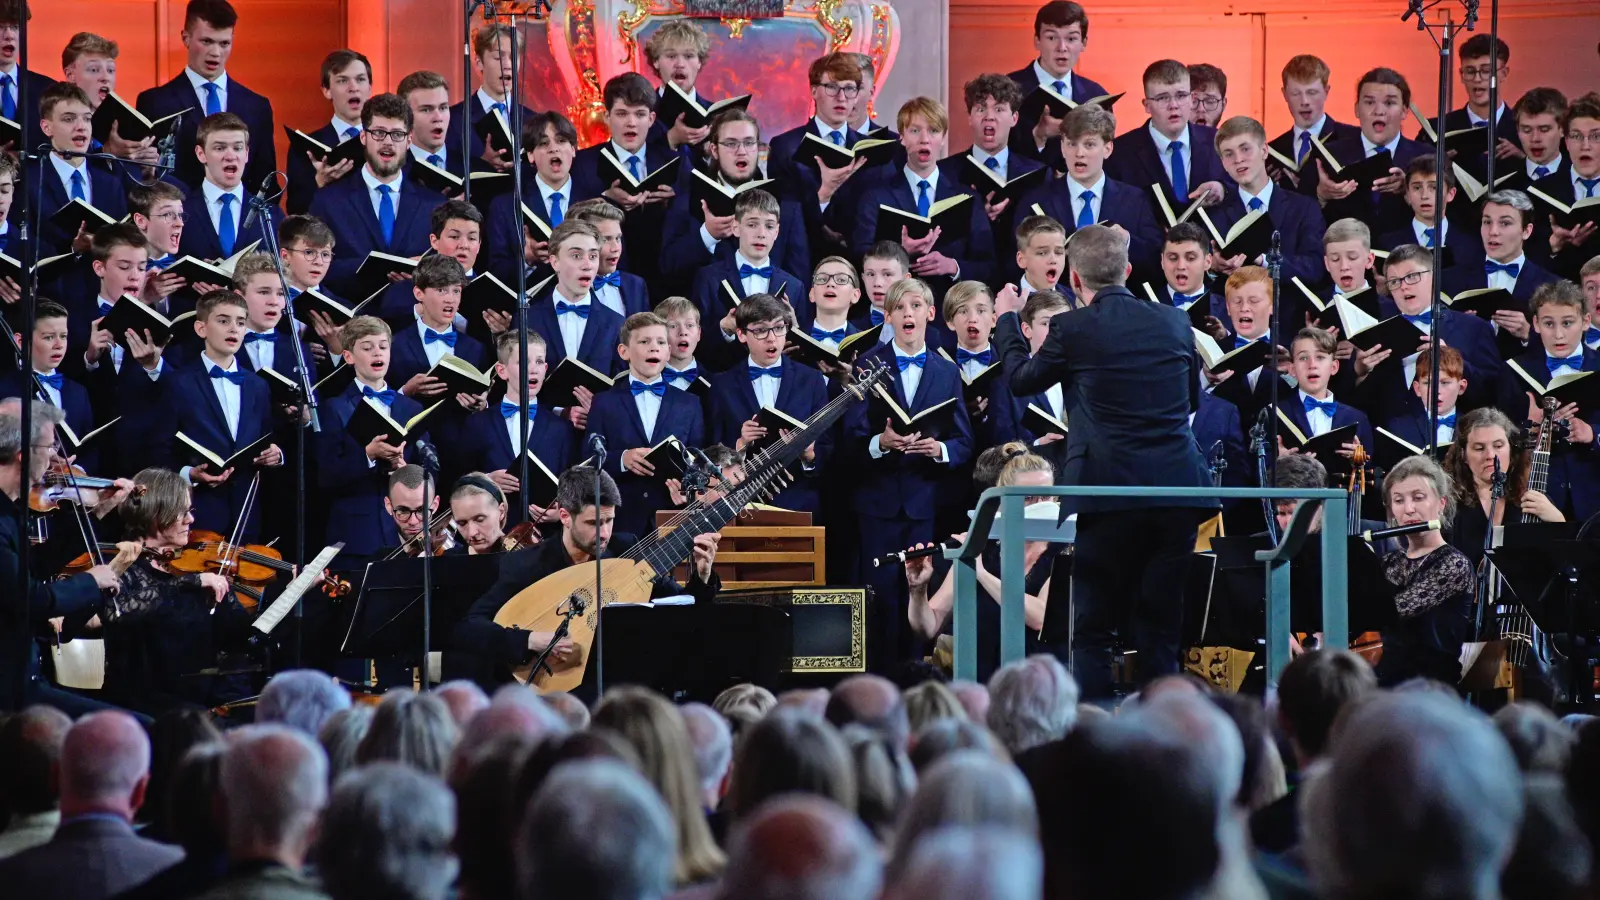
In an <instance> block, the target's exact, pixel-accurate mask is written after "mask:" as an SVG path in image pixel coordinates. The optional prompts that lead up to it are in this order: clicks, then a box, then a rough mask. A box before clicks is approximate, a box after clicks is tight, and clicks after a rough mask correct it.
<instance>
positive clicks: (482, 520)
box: [445, 472, 538, 556]
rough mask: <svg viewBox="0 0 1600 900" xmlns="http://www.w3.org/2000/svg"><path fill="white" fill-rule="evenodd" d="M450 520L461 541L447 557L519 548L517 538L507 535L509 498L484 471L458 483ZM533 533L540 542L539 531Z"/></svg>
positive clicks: (451, 495) (451, 506)
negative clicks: (507, 505)
mask: <svg viewBox="0 0 1600 900" xmlns="http://www.w3.org/2000/svg"><path fill="white" fill-rule="evenodd" d="M450 519H451V521H452V522H454V523H455V531H456V534H457V535H459V536H460V538H461V540H460V542H459V543H455V544H453V545H452V546H451V547H450V549H449V550H447V551H445V555H446V556H478V555H481V554H484V553H502V552H505V551H507V550H515V549H516V548H517V547H518V546H519V544H518V539H517V538H513V537H510V536H509V535H507V534H506V498H505V495H504V494H502V493H500V488H499V487H497V486H496V485H495V483H494V482H493V481H490V480H489V476H487V475H485V474H483V473H482V472H470V473H468V474H466V475H463V476H461V478H459V479H458V480H457V481H456V486H455V489H454V490H452V491H451V492H450ZM524 530H525V531H532V529H524ZM532 533H533V535H534V537H535V541H536V540H537V536H538V532H537V531H533V532H532Z"/></svg>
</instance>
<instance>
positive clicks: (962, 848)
mask: <svg viewBox="0 0 1600 900" xmlns="http://www.w3.org/2000/svg"><path fill="white" fill-rule="evenodd" d="M1043 880H1044V857H1043V855H1042V854H1041V853H1040V852H1039V844H1038V842H1037V841H1036V840H1034V837H1033V833H1032V832H1031V831H1018V830H1015V829H1010V828H996V827H994V826H988V825H986V826H979V827H953V828H941V829H939V830H938V831H933V832H929V833H927V834H926V835H924V836H923V837H922V839H921V840H919V841H917V844H916V846H915V847H913V848H911V856H910V858H909V859H908V860H907V861H906V863H905V864H904V866H903V867H902V868H901V870H900V875H899V877H898V878H897V879H895V880H894V881H893V882H892V883H891V885H890V887H889V891H888V893H886V894H885V895H884V896H885V897H886V898H888V900H1039V898H1040V897H1041V896H1042V894H1041V893H1040V882H1042V881H1043Z"/></svg>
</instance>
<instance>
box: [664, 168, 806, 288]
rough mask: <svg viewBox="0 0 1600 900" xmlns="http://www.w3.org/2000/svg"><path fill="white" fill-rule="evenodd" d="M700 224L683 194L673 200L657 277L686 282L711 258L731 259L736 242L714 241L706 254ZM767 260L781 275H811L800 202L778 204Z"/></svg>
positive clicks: (732, 239) (790, 201)
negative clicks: (776, 233)
mask: <svg viewBox="0 0 1600 900" xmlns="http://www.w3.org/2000/svg"><path fill="white" fill-rule="evenodd" d="M691 177H692V176H691ZM769 187H772V188H776V187H777V185H769ZM779 193H781V192H779ZM703 221H704V220H702V219H701V218H700V217H699V216H697V215H695V214H694V212H693V211H692V210H691V209H690V206H689V194H688V192H687V191H685V192H684V193H682V194H679V195H678V196H677V197H676V198H674V199H673V201H672V206H671V207H670V208H669V209H668V210H667V220H666V225H665V226H664V227H665V231H664V233H663V236H662V239H661V274H663V275H665V276H667V277H669V278H680V279H687V278H689V277H690V276H692V275H693V274H694V271H695V270H696V269H698V268H700V267H701V266H704V265H707V264H708V263H710V262H711V261H712V259H713V258H717V259H720V258H724V257H726V258H728V259H732V258H733V253H734V251H735V250H737V249H738V245H739V241H738V240H737V239H736V238H724V239H722V240H720V241H717V243H716V250H715V251H711V250H707V249H706V245H705V242H704V241H702V240H700V227H701V225H702V224H703ZM768 258H770V259H771V260H772V262H773V264H774V265H776V266H777V267H778V268H780V269H782V270H784V271H785V272H794V273H796V274H801V275H810V274H811V243H810V241H809V240H807V238H806V220H805V211H804V210H803V208H802V204H801V203H800V201H798V200H795V199H793V198H792V197H785V198H783V199H780V200H779V201H778V239H777V240H776V241H775V242H773V245H772V250H771V252H770V253H768Z"/></svg>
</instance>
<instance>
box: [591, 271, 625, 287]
mask: <svg viewBox="0 0 1600 900" xmlns="http://www.w3.org/2000/svg"><path fill="white" fill-rule="evenodd" d="M608 284H609V285H611V286H612V287H614V288H621V287H622V273H621V272H612V273H611V274H610V275H596V276H595V278H594V288H595V290H599V289H600V288H603V287H605V286H606V285H608Z"/></svg>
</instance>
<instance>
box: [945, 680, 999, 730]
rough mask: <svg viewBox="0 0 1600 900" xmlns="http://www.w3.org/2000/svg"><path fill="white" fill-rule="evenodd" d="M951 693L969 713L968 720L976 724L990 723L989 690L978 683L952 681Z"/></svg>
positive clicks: (950, 685)
mask: <svg viewBox="0 0 1600 900" xmlns="http://www.w3.org/2000/svg"><path fill="white" fill-rule="evenodd" d="M949 688H950V692H951V693H953V694H955V695H956V699H957V700H960V701H961V706H962V708H963V709H965V710H966V711H967V718H969V719H971V720H972V721H974V722H987V721H989V688H988V687H987V686H985V685H981V684H979V683H977V682H976V681H952V682H950V684H949Z"/></svg>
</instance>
